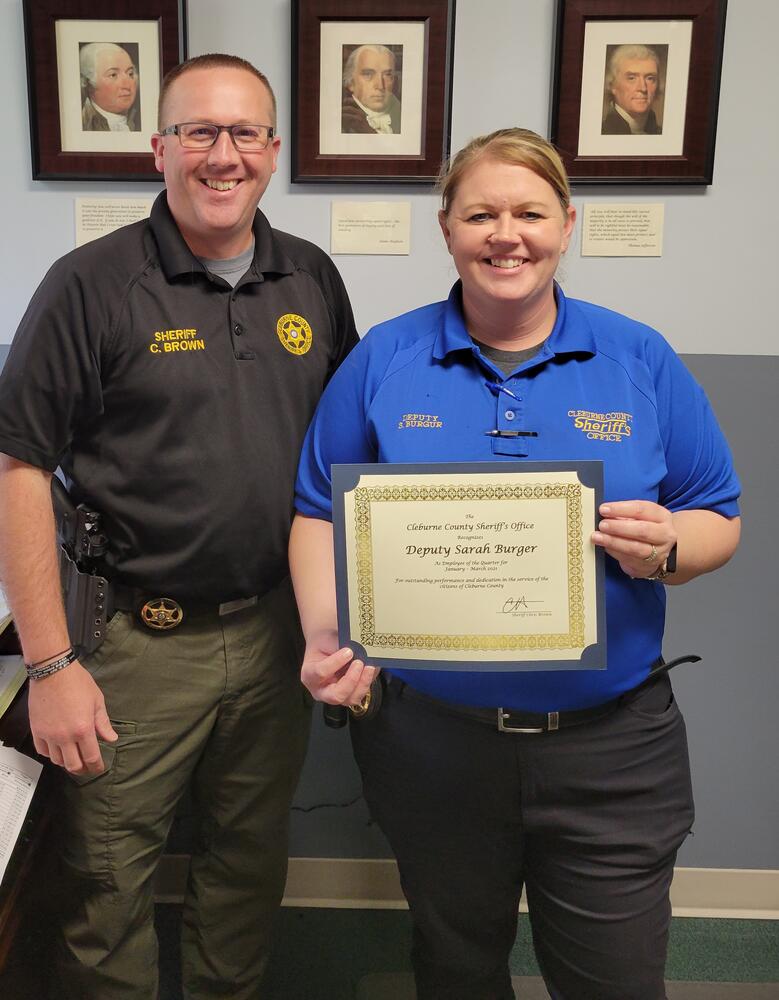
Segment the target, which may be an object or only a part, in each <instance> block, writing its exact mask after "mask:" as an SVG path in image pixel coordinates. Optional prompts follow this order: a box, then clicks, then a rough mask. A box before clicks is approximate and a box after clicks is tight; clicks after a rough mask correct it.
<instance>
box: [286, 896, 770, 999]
mask: <svg viewBox="0 0 779 1000" xmlns="http://www.w3.org/2000/svg"><path fill="white" fill-rule="evenodd" d="M410 939H411V928H410V920H409V916H408V913H407V912H406V911H404V910H317V909H294V908H284V909H283V910H282V913H281V920H280V923H279V928H278V935H277V945H276V950H275V952H274V956H273V959H272V962H271V968H270V970H269V975H268V988H269V991H270V992H269V998H268V1000H297V998H309V997H310V998H311V1000H351V998H352V997H353V996H354V992H353V991H354V990H355V989H356V987H357V985H358V984H359V983H360V982H361V981H362V980H364V979H365V978H366V977H372V976H379V975H380V974H382V973H385V974H386V973H400V972H408V971H409V959H408V954H409V945H410ZM511 971H512V974H513V975H515V976H531V977H536V976H538V975H539V972H538V966H537V965H536V962H535V959H534V957H533V949H532V946H531V943H530V924H529V922H528V918H527V916H522V917H520V920H519V932H518V934H517V942H516V944H515V946H514V949H513V951H512V954H511ZM666 975H667V978H668V980H669V981H671V980H676V981H699V980H703V981H705V982H712V983H714V982H721V983H733V982H742V983H768V984H773V983H775V984H777V986H776V990H775V993H776V997H777V1000H779V921H770V920H697V919H693V918H683V919H682V918H680V919H676V920H674V921H673V922H672V926H671V941H670V946H669V954H668V966H667V973H666ZM374 981H375V980H374ZM306 984H308V985H306ZM724 992H725V993H726V994H727V995H728V996H736V995H737V993H736V994H734V993H733V990H732V988H731V989H730V990H725V991H724ZM770 994H771V987H770V986H769V987H768V993H767V994H766V993H765V991H763V992H762V993H761V994H760V995H761V996H763V995H770ZM669 995H670V996H671V997H673V993H671V992H670V991H669ZM695 995H696V996H701V1000H704V998H705V992H704V993H700V992H699V993H696V994H695ZM398 1000H400V998H399V997H398Z"/></svg>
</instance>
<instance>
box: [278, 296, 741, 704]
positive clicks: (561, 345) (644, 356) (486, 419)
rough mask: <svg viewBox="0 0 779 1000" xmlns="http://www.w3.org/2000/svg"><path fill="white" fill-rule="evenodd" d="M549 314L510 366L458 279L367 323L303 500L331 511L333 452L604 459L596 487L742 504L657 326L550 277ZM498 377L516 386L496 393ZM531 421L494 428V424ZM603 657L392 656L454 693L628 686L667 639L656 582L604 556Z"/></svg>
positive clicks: (712, 431) (695, 505)
mask: <svg viewBox="0 0 779 1000" xmlns="http://www.w3.org/2000/svg"><path fill="white" fill-rule="evenodd" d="M555 294H556V299H557V307H558V314H557V321H556V323H555V326H554V329H553V330H552V333H551V334H550V336H549V338H548V339H547V341H546V343H545V344H544V346H543V347H542V349H541V350H540V352H539V353H538V354H537V355H536V356H535V357H533V358H532V359H531V360H529V361H526V362H524V363H523V364H521V365H519V366H518V368H517V369H516V370H515V371H514V372H513V373H512V374H511V375H510V376H508V377H505V378H504V376H503V375H502V373H501V372H500V370H499V369H498V368H496V367H495V365H494V364H492V363H491V362H490V361H489V360H488V359H486V358H485V357H484V356H483V355H482V353H481V351H480V350H479V348H478V347H477V346H476V345H475V344H474V343H473V341H472V340H471V338H470V336H469V334H468V332H467V330H466V328H465V325H464V322H463V315H462V306H461V288H460V284H459V282H458V283H457V284H456V285H455V286H454V288H453V289H452V292H451V293H450V295H449V298H448V299H447V300H446V301H445V302H438V303H435V304H434V305H429V306H425V307H423V308H422V309H416V310H414V311H413V312H410V313H407V314H406V315H404V316H399V317H398V318H396V319H393V320H390V321H388V322H387V323H382V324H380V325H379V326H376V327H374V328H373V329H372V330H370V331H369V333H368V334H367V335H366V337H365V338H364V340H363V341H362V342H361V343H360V344H359V345H358V346H357V347H356V348H355V349H354V350H353V351H352V352H351V354H350V355H349V356H348V357H347V358H346V360H345V361H344V363H343V364H342V365H341V367H340V369H339V370H338V371H337V372H336V374H335V376H334V377H333V379H332V380H331V382H330V384H329V385H328V387H327V389H326V390H325V393H324V395H323V397H322V399H321V401H320V403H319V406H318V408H317V411H316V414H315V416H314V420H313V422H312V424H311V427H310V428H309V431H308V435H307V437H306V440H305V443H304V446H303V453H302V456H301V460H300V468H299V472H298V480H297V486H296V506H297V508H298V510H299V511H301V512H302V513H303V514H307V515H309V516H311V517H318V518H322V519H324V520H330V519H331V517H332V507H331V493H330V467H331V465H333V464H336V463H363V462H484V461H491V462H494V461H500V460H504V459H505V460H509V461H522V460H527V461H533V462H539V461H558V462H560V461H571V462H573V461H582V460H590V459H599V460H602V461H603V468H604V498H605V500H607V501H608V500H635V499H646V500H652V501H655V502H656V503H659V504H662V505H663V506H664V507H667V508H668V509H669V510H672V511H680V510H692V509H701V508H702V509H706V510H712V511H716V512H717V513H719V514H722V515H724V516H725V517H735V516H737V514H738V504H737V498H738V496H739V492H740V490H739V483H738V479H737V477H736V474H735V472H734V469H733V463H732V459H731V456H730V452H729V449H728V446H727V443H726V441H725V439H724V437H723V435H722V432H721V431H720V429H719V426H718V425H717V421H716V418H715V417H714V414H713V412H712V410H711V407H710V406H709V403H708V400H707V399H706V396H705V394H704V392H703V390H702V389H701V387H700V386H699V385H698V384H697V383H696V382H695V380H694V379H693V377H692V376H691V375H690V373H689V372H688V371H687V369H686V368H685V367H684V365H683V364H682V362H681V360H680V359H679V358H678V357H677V355H676V354H675V352H674V351H673V350H672V349H671V347H670V346H669V345H668V343H667V342H666V341H665V340H664V339H663V337H662V336H661V335H660V334H659V333H657V332H656V331H655V330H652V329H651V328H650V327H648V326H645V325H644V324H642V323H637V322H635V321H634V320H632V319H628V318H627V317H626V316H622V315H620V314H618V313H615V312H611V311H610V310H608V309H603V308H601V307H599V306H595V305H592V304H590V303H588V302H581V301H578V300H576V299H566V297H565V296H564V294H563V293H562V290H561V289H560V288H559V287H556V288H555ZM490 382H492V383H495V382H502V383H503V384H504V385H505V386H506V387H507V388H509V389H510V390H511V392H512V393H513V395H514V396H515V397H516V399H514V398H512V397H511V396H509V395H508V394H507V393H504V392H498V393H496V392H495V391H494V389H493V388H490V386H489V385H488V383H490ZM493 429H502V430H528V431H535V432H536V433H537V435H538V436H537V437H516V438H511V437H509V438H499V437H493V436H488V435H487V434H485V432H486V431H488V430H493ZM606 615H607V645H608V662H607V669H606V670H562V671H546V672H545V671H522V672H517V673H503V672H501V673H493V672H488V673H485V672H481V671H479V672H477V671H474V672H468V671H463V672H460V671H457V672H455V671H439V670H435V671H433V670H407V671H403V670H393V673H394V674H396V675H397V676H398V677H400V678H402V679H403V680H405V681H406V682H407V683H409V684H411V685H412V686H413V687H415V688H417V689H418V690H420V691H424V692H426V693H427V694H430V695H433V696H435V697H439V698H443V699H445V700H447V701H454V702H459V703H461V704H471V705H494V706H498V705H503V706H511V707H514V708H524V709H527V710H529V711H537V712H547V711H555V710H564V709H575V708H582V707H586V706H589V705H595V704H598V703H600V702H603V701H607V700H608V699H610V698H613V697H615V696H616V695H618V694H620V693H622V692H623V691H626V690H629V689H630V688H632V687H634V686H635V685H636V684H639V683H640V682H641V681H642V680H643V679H644V678H645V677H646V675H647V672H648V670H649V667H650V665H651V664H652V663H653V662H654V661H655V660H656V658H657V657H658V656H659V655H660V652H661V644H662V637H663V628H664V624H665V588H664V587H663V586H662V584H658V583H650V582H647V581H645V580H631V579H630V578H629V577H628V576H627V575H626V574H625V573H623V572H622V570H621V569H620V568H619V565H618V564H617V562H616V561H615V560H613V559H612V558H610V557H608V556H607V557H606Z"/></svg>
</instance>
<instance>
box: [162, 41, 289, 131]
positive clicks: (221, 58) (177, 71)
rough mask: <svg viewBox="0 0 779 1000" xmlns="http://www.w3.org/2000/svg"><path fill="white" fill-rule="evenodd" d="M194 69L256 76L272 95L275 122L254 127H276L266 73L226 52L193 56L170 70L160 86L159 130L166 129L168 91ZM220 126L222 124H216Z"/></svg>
mask: <svg viewBox="0 0 779 1000" xmlns="http://www.w3.org/2000/svg"><path fill="white" fill-rule="evenodd" d="M193 69H244V70H246V72H247V73H251V74H252V76H256V77H257V79H258V80H259V81H260V83H262V84H263V85H264V86H265V89H266V90H267V91H268V93H269V94H270V99H271V105H272V108H273V121H272V122H253V123H252V124H254V125H266V124H268V125H272V126H273V127H274V128H275V127H276V95H275V94H274V93H273V87H271V85H270V83H269V82H268V78H267V76H266V75H265V74H264V73H261V72H260V71H259V70H258V69H257V67H256V66H253V65H252V64H251V63H250V62H249V60H248V59H241V57H240V56H230V55H226V54H225V53H224V52H208V53H206V54H205V55H202V56H193V57H192V58H191V59H187V60H185V62H183V63H179V64H178V66H174V67H173V69H171V70H168V72H167V73H166V74H165V76H164V77H163V79H162V83H161V84H160V99H159V101H158V103H157V128H158V129H161V128H165V127H166V126H165V122H164V111H165V99H166V98H167V96H168V91H169V90H170V88H171V85H172V84H174V83H175V82H176V80H178V78H179V77H180V76H183V75H184V74H185V73H189V71H190V70H193ZM168 124H176V123H175V122H168ZM216 124H220V123H216Z"/></svg>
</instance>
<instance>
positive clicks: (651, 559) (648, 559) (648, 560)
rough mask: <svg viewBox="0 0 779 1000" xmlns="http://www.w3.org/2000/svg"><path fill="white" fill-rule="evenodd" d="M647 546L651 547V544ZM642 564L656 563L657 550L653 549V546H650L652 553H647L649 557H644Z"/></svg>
mask: <svg viewBox="0 0 779 1000" xmlns="http://www.w3.org/2000/svg"><path fill="white" fill-rule="evenodd" d="M649 544H650V545H651V544H652V543H651V542H650V543H649ZM644 562H645V563H653V562H657V549H656V548H655V547H654V545H652V551H651V552H650V553H649V555H648V556H644Z"/></svg>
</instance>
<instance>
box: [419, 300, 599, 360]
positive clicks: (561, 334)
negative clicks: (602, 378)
mask: <svg viewBox="0 0 779 1000" xmlns="http://www.w3.org/2000/svg"><path fill="white" fill-rule="evenodd" d="M554 292H555V300H556V302H557V319H556V320H555V325H554V327H553V328H552V332H551V333H550V334H549V337H548V338H547V341H546V343H545V344H544V346H543V348H542V349H541V351H539V353H538V354H537V355H536V356H535V358H534V359H533V360H534V361H541V360H543V359H544V358H549V357H552V356H554V355H556V354H590V355H592V354H595V353H597V349H596V346H595V337H594V335H593V332H592V329H591V328H590V325H589V323H588V322H587V320H586V319H585V317H584V316H583V315H582V313H581V312H580V311H579V310H578V309H577V308H576V304H575V302H570V303H569V302H568V300H567V299H566V297H565V294H564V292H563V290H562V288H560V286H559V285H558V284H557V282H555V286H554ZM473 347H474V345H473V341H472V340H471V336H470V334H469V333H468V331H467V330H466V328H465V320H464V317H463V307H462V282H460V281H457V282H455V284H454V286H453V287H452V290H451V292H450V293H449V298H448V299H447V300H446V303H445V305H444V318H443V325H442V329H441V331H440V333H439V334H438V336H437V337H436V342H435V346H434V347H433V357H434V358H436V360H439V361H440V360H442V359H443V358H445V357H446V356H447V354H451V353H452V352H453V351H462V350H468V351H471V352H472V351H473Z"/></svg>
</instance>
